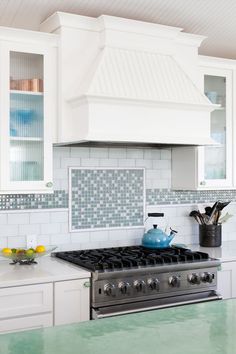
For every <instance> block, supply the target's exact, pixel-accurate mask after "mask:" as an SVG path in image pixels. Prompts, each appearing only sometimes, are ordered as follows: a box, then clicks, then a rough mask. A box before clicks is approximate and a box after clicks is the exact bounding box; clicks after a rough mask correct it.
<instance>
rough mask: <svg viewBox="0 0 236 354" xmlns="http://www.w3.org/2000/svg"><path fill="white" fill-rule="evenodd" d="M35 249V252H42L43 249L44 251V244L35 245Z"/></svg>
mask: <svg viewBox="0 0 236 354" xmlns="http://www.w3.org/2000/svg"><path fill="white" fill-rule="evenodd" d="M35 251H36V252H37V253H42V252H45V251H46V248H45V247H44V246H42V245H39V246H37V247H36V248H35Z"/></svg>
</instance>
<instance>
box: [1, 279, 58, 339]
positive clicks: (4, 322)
mask: <svg viewBox="0 0 236 354" xmlns="http://www.w3.org/2000/svg"><path fill="white" fill-rule="evenodd" d="M52 324H53V285H52V283H49V284H36V285H25V286H16V287H9V288H2V289H0V333H3V332H4V333H5V332H11V331H21V330H25V329H33V328H39V327H45V326H51V325H52Z"/></svg>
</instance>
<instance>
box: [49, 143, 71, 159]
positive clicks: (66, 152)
mask: <svg viewBox="0 0 236 354" xmlns="http://www.w3.org/2000/svg"><path fill="white" fill-rule="evenodd" d="M69 156H70V148H69V147H61V146H55V147H54V148H53V158H62V157H69Z"/></svg>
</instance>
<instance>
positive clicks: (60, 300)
mask: <svg viewBox="0 0 236 354" xmlns="http://www.w3.org/2000/svg"><path fill="white" fill-rule="evenodd" d="M54 297H55V299H54V301H55V304H54V311H55V313H54V324H55V326H56V325H62V324H67V323H76V322H82V321H88V320H89V317H90V315H89V314H90V280H89V279H79V280H68V281H61V282H56V283H55V284H54Z"/></svg>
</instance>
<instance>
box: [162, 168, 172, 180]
mask: <svg viewBox="0 0 236 354" xmlns="http://www.w3.org/2000/svg"><path fill="white" fill-rule="evenodd" d="M161 179H171V171H170V170H165V169H163V170H161Z"/></svg>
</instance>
